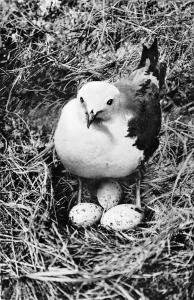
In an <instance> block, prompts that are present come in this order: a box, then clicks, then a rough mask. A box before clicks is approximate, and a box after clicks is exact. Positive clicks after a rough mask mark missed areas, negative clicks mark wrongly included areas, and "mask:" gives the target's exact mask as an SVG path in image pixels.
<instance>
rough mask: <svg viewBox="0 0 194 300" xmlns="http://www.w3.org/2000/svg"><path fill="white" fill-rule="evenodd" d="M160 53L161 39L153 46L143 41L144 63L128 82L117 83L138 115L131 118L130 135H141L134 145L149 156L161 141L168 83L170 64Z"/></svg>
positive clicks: (130, 106) (129, 108)
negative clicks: (164, 90) (164, 87)
mask: <svg viewBox="0 0 194 300" xmlns="http://www.w3.org/2000/svg"><path fill="white" fill-rule="evenodd" d="M158 56H159V52H158V46H157V39H155V40H154V42H153V44H152V45H151V46H150V47H149V48H147V47H146V46H145V45H143V50H142V55H141V59H140V63H139V65H138V67H137V69H136V70H134V71H133V72H132V73H131V75H130V76H129V79H128V83H127V84H122V83H117V84H116V86H117V87H118V88H119V90H120V92H121V94H125V99H126V101H125V102H126V103H127V105H126V108H127V109H128V110H131V111H132V112H133V115H134V117H133V119H131V120H130V121H129V122H128V134H127V137H137V140H136V142H135V144H134V146H136V147H137V148H138V149H140V150H143V151H144V156H145V160H147V159H149V157H150V156H152V155H153V153H154V151H155V150H156V149H157V148H158V145H159V139H158V135H159V131H160V127H161V109H160V98H159V91H160V88H161V86H162V84H163V83H164V79H165V74H166V65H165V64H164V63H163V64H159V62H158ZM127 86H128V87H127Z"/></svg>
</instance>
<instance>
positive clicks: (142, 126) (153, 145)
mask: <svg viewBox="0 0 194 300" xmlns="http://www.w3.org/2000/svg"><path fill="white" fill-rule="evenodd" d="M133 101H134V102H135V104H136V111H135V112H134V117H133V119H131V120H130V121H129V122H128V130H127V132H128V133H127V137H137V140H136V142H135V144H134V146H136V147H137V148H138V149H140V150H143V151H144V156H145V160H147V159H149V157H150V156H152V155H153V153H154V151H155V150H156V149H157V148H158V145H159V139H158V134H159V132H160V127H161V109H160V102H159V93H158V89H157V87H156V86H155V85H154V84H153V83H152V82H151V80H149V79H148V80H147V81H145V82H144V83H143V84H142V85H141V88H140V89H139V90H137V91H136V93H135V95H134V100H133Z"/></svg>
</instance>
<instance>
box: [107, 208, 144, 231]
mask: <svg viewBox="0 0 194 300" xmlns="http://www.w3.org/2000/svg"><path fill="white" fill-rule="evenodd" d="M142 218H143V212H142V210H141V209H140V208H138V207H137V206H135V205H133V204H120V205H117V206H114V207H112V208H110V209H109V210H108V211H107V212H105V213H104V215H103V216H102V218H101V225H102V226H104V227H106V228H112V229H114V230H121V231H122V230H128V229H132V228H134V227H136V226H137V225H138V224H139V223H140V222H141V220H142Z"/></svg>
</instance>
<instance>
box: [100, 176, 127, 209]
mask: <svg viewBox="0 0 194 300" xmlns="http://www.w3.org/2000/svg"><path fill="white" fill-rule="evenodd" d="M121 196H122V189H121V186H120V184H119V183H118V182H117V181H115V180H106V181H103V182H102V183H101V184H100V185H99V188H98V190H97V198H98V202H99V204H100V205H101V206H102V207H103V208H104V210H108V209H109V208H111V207H113V206H115V205H117V204H119V202H120V200H121Z"/></svg>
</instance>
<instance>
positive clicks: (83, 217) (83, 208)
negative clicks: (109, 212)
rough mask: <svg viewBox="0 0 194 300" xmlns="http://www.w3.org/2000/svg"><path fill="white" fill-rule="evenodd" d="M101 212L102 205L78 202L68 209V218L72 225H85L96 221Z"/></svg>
mask: <svg viewBox="0 0 194 300" xmlns="http://www.w3.org/2000/svg"><path fill="white" fill-rule="evenodd" d="M102 212H103V210H102V207H100V206H99V205H96V204H94V203H79V204H77V205H75V206H74V207H73V208H72V209H71V210H70V213H69V218H70V221H71V223H72V224H73V225H75V226H77V227H81V226H82V227H87V226H91V225H93V224H94V223H96V222H98V221H99V220H100V218H101V216H102Z"/></svg>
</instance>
